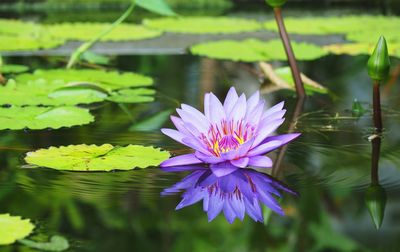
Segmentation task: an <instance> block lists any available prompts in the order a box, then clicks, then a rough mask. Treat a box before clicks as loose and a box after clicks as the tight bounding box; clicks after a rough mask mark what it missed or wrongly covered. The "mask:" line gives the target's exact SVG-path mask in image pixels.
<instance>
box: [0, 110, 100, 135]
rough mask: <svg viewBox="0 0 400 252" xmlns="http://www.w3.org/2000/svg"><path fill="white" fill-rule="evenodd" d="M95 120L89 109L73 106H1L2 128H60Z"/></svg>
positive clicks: (0, 127) (0, 122) (0, 119)
mask: <svg viewBox="0 0 400 252" xmlns="http://www.w3.org/2000/svg"><path fill="white" fill-rule="evenodd" d="M93 121H94V117H93V115H91V114H90V112H89V110H87V109H83V108H78V107H73V106H63V107H55V108H54V107H31V106H28V107H16V106H13V107H10V108H0V130H4V129H12V130H18V129H25V128H28V129H45V128H53V129H58V128H61V127H71V126H75V125H83V124H88V123H91V122H93Z"/></svg>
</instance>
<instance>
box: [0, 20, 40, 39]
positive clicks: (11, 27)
mask: <svg viewBox="0 0 400 252" xmlns="http://www.w3.org/2000/svg"><path fill="white" fill-rule="evenodd" d="M41 32H42V28H41V26H40V25H38V24H35V23H32V22H25V21H21V20H16V19H0V34H1V35H9V36H21V35H29V34H33V35H37V34H38V33H41Z"/></svg>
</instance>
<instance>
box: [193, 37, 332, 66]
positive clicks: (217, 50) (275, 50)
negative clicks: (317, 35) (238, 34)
mask: <svg viewBox="0 0 400 252" xmlns="http://www.w3.org/2000/svg"><path fill="white" fill-rule="evenodd" d="M292 46H293V50H294V52H295V54H296V58H297V59H299V60H312V59H317V58H320V57H322V56H324V55H326V54H327V52H326V51H324V50H323V49H322V48H321V47H319V46H316V45H313V44H307V43H296V42H293V43H292ZM190 51H191V52H192V53H193V54H195V55H200V56H206V57H210V58H215V59H225V60H233V61H244V62H257V61H271V60H286V54H285V50H284V48H283V45H282V42H281V41H280V40H271V41H260V40H256V39H247V40H243V41H234V40H220V41H215V42H206V43H202V44H198V45H195V46H192V47H191V49H190Z"/></svg>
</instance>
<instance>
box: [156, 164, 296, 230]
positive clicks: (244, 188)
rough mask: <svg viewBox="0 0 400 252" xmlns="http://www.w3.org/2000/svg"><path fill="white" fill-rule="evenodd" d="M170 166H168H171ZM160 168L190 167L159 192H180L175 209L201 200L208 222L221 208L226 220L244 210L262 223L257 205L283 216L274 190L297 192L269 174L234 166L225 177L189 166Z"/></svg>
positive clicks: (241, 215) (240, 214) (235, 216)
mask: <svg viewBox="0 0 400 252" xmlns="http://www.w3.org/2000/svg"><path fill="white" fill-rule="evenodd" d="M171 168H172V169H171ZM171 168H169V167H168V168H164V169H167V171H176V170H179V169H184V170H194V171H193V172H192V173H191V174H190V175H188V176H186V177H185V178H184V179H183V180H182V181H180V182H178V183H176V184H175V185H173V186H172V187H170V188H167V189H165V190H164V191H163V192H162V193H161V194H162V195H164V196H166V195H171V194H176V193H178V192H181V191H185V192H184V193H183V194H182V198H183V199H182V201H181V202H180V203H179V204H178V206H177V207H176V210H178V209H181V208H184V207H186V206H189V205H193V204H195V203H197V202H199V201H201V200H202V201H203V210H204V211H205V212H207V215H208V221H212V220H213V219H214V218H215V217H216V216H217V215H218V214H219V213H220V212H221V211H222V212H223V213H224V215H225V217H226V219H227V220H228V222H229V223H233V221H234V220H235V218H238V219H240V220H243V219H244V216H245V213H247V215H249V216H250V217H251V218H252V219H253V220H255V221H259V222H263V220H264V218H263V211H262V208H261V205H260V203H261V204H264V205H266V206H267V207H269V208H270V209H271V210H273V211H274V212H276V213H278V214H280V215H284V212H283V210H282V208H281V207H280V205H279V203H278V201H277V200H276V198H275V197H281V194H280V192H279V191H278V189H280V190H283V191H286V192H289V193H291V194H297V193H296V192H294V191H292V190H291V189H289V188H287V187H286V186H285V185H283V184H282V183H281V182H279V181H278V180H276V179H274V178H272V177H271V176H269V175H266V174H263V173H260V172H257V171H255V170H252V169H236V170H235V171H234V172H232V173H230V174H228V175H225V176H220V177H218V176H216V175H215V174H214V173H213V172H212V171H210V169H207V168H204V167H202V168H193V167H190V166H189V167H188V166H187V167H179V168H175V167H171Z"/></svg>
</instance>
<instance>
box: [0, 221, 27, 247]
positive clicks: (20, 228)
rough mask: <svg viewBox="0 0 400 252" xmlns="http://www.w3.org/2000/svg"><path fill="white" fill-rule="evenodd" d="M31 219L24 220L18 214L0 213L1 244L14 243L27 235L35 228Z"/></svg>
mask: <svg viewBox="0 0 400 252" xmlns="http://www.w3.org/2000/svg"><path fill="white" fill-rule="evenodd" d="M34 228H35V227H34V225H33V224H32V223H31V222H30V220H29V219H25V220H23V219H22V218H21V217H18V216H10V215H9V214H0V245H8V244H13V243H14V242H15V241H17V240H19V239H23V238H25V237H27V236H28V235H29V234H30V233H31V232H32V231H33V229H34Z"/></svg>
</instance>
